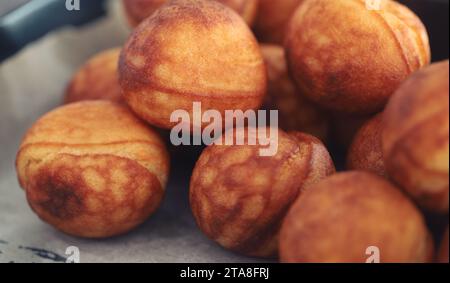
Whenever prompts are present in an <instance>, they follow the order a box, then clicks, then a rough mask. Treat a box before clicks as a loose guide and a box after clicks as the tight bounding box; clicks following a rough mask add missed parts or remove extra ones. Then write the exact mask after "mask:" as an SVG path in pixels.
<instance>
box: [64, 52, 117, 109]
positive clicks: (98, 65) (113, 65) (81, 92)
mask: <svg viewBox="0 0 450 283" xmlns="http://www.w3.org/2000/svg"><path fill="white" fill-rule="evenodd" d="M119 55H120V48H115V49H110V50H106V51H103V52H101V53H99V54H97V55H95V56H94V57H93V58H91V59H90V60H88V62H87V63H86V64H84V65H83V66H82V67H81V68H80V69H79V70H78V71H77V72H76V73H75V75H74V76H73V78H72V80H71V81H70V83H69V85H68V87H67V89H66V94H65V98H64V103H72V102H78V101H83V100H110V101H114V102H124V100H123V99H122V95H121V90H120V85H119V78H118V73H117V65H118V64H119Z"/></svg>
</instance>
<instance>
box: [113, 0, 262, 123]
mask: <svg viewBox="0 0 450 283" xmlns="http://www.w3.org/2000/svg"><path fill="white" fill-rule="evenodd" d="M119 74H120V84H121V86H122V90H123V93H124V97H125V99H126V101H127V102H128V104H129V105H130V106H131V108H132V109H133V110H134V112H136V113H137V114H138V115H139V116H140V117H141V118H143V119H144V120H146V121H148V122H150V123H151V124H153V125H155V126H159V127H162V128H172V127H173V126H174V125H176V124H177V123H176V122H170V116H171V114H172V113H173V111H175V110H186V111H188V112H189V113H190V114H191V117H193V116H192V112H193V111H192V108H193V102H201V103H202V110H203V111H206V110H210V109H215V110H217V111H219V112H220V113H221V114H224V112H225V110H243V111H246V110H249V109H256V108H258V107H259V106H260V105H261V103H262V100H263V99H264V95H265V93H266V84H267V77H266V72H265V65H264V60H263V57H262V55H261V52H260V50H259V46H258V43H257V41H256V39H255V38H254V36H253V35H252V33H251V31H250V29H249V28H248V27H247V25H246V24H245V23H244V21H243V20H242V19H241V18H240V17H239V16H238V15H237V14H236V13H234V12H233V11H232V10H231V9H229V8H227V7H225V6H223V5H221V4H219V3H217V2H215V1H205V0H201V1H200V0H196V1H189V0H174V1H171V2H170V4H168V5H164V6H163V7H162V8H161V9H159V10H158V11H157V12H156V13H155V14H153V16H152V17H150V18H148V19H147V20H145V21H144V22H143V23H142V24H141V25H139V27H138V28H137V29H136V30H135V31H134V33H133V34H132V35H131V37H130V38H129V40H128V42H127V44H126V45H125V47H124V49H123V51H122V54H121V58H120V65H119Z"/></svg>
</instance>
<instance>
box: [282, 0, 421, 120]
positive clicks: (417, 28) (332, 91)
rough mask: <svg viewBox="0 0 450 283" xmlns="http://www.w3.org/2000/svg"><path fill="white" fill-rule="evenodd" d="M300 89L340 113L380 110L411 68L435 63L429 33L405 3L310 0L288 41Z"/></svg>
mask: <svg viewBox="0 0 450 283" xmlns="http://www.w3.org/2000/svg"><path fill="white" fill-rule="evenodd" d="M285 47H286V53H287V58H288V62H289V69H290V72H291V74H292V76H293V78H294V81H295V83H296V84H297V86H298V87H299V89H300V90H301V91H302V92H303V93H305V95H307V96H308V97H309V98H310V99H311V100H313V101H315V102H317V103H318V104H319V105H321V106H323V107H325V108H327V109H330V110H335V111H339V112H344V113H352V114H355V113H356V114H375V113H376V112H379V111H381V110H382V109H383V107H384V106H385V104H386V103H387V101H388V99H389V97H390V96H391V95H392V93H393V92H394V91H395V90H396V89H397V88H398V86H399V85H400V84H401V83H402V81H403V80H404V79H406V78H407V77H408V76H409V75H410V74H411V73H413V72H414V71H416V70H418V69H420V68H421V67H423V66H425V65H427V64H428V63H429V62H430V48H429V42H428V36H427V32H426V30H425V27H424V26H423V24H422V22H421V21H420V19H419V18H418V17H417V16H416V15H415V14H414V13H413V12H412V11H410V10H409V9H408V8H406V7H405V6H402V5H401V4H399V3H397V2H395V1H391V0H382V1H381V10H379V11H374V10H369V9H367V8H366V5H365V0H342V1H329V0H305V1H304V2H303V3H302V4H301V5H300V6H299V7H298V8H297V10H296V12H295V14H294V16H293V17H292V20H291V21H290V24H289V27H288V32H287V35H286V41H285Z"/></svg>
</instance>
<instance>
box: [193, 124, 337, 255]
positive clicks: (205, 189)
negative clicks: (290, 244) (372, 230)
mask: <svg viewBox="0 0 450 283" xmlns="http://www.w3.org/2000/svg"><path fill="white" fill-rule="evenodd" d="M245 131H249V134H248V136H247V137H246V139H245V143H244V145H211V146H209V147H208V148H206V149H205V150H204V152H203V153H202V155H201V156H200V159H199V160H198V162H197V164H196V166H195V169H194V172H193V175H192V178H191V185H190V203H191V208H192V212H193V214H194V216H195V219H196V221H197V224H198V226H199V227H200V229H201V230H202V231H203V232H204V233H205V234H206V235H207V236H208V237H209V238H210V239H212V240H214V241H215V242H217V243H218V244H220V245H221V246H223V247H225V248H227V249H229V250H232V251H235V252H238V253H242V254H246V255H249V256H258V257H273V256H275V255H276V253H277V246H278V244H277V243H278V231H279V227H280V224H281V221H282V219H283V217H284V215H285V213H286V211H287V209H288V208H289V206H290V205H291V203H292V202H293V201H294V200H295V199H297V197H298V196H299V195H300V193H301V192H302V191H304V190H305V189H307V188H308V187H309V186H310V185H311V184H314V183H315V182H317V181H319V180H321V179H322V178H324V177H325V176H327V175H329V174H332V173H334V165H333V162H332V160H331V158H330V156H329V154H328V152H327V150H326V149H325V148H324V146H323V145H322V144H321V143H320V141H319V140H317V139H316V138H313V137H311V136H309V135H305V134H299V133H298V134H295V135H294V136H289V135H287V134H286V133H284V132H282V131H281V130H275V129H274V131H277V132H278V151H277V153H276V154H275V155H274V156H261V154H260V149H261V148H264V147H263V146H259V145H258V146H252V145H249V144H250V143H249V142H248V141H249V139H248V137H249V136H250V137H255V136H256V135H257V130H256V129H254V128H238V129H237V130H236V131H235V133H236V135H243V134H244V133H245ZM230 132H232V131H227V133H226V134H225V135H226V136H227V135H229V134H230Z"/></svg>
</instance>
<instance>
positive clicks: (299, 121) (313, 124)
mask: <svg viewBox="0 0 450 283" xmlns="http://www.w3.org/2000/svg"><path fill="white" fill-rule="evenodd" d="M261 52H262V54H263V56H264V59H265V61H266V68H267V73H268V95H267V97H266V107H267V108H269V109H277V110H278V111H279V112H278V115H279V117H278V119H279V125H280V127H281V128H282V129H283V130H285V131H302V132H305V133H308V134H311V135H313V136H315V137H318V138H320V139H321V140H322V141H324V142H325V141H326V140H327V136H328V117H327V115H326V114H325V113H324V111H322V109H320V108H318V107H317V106H316V105H315V104H313V103H311V102H310V101H308V100H307V99H306V98H305V97H304V95H303V94H301V93H300V92H299V91H298V90H297V89H296V87H295V85H294V83H293V82H292V80H291V78H290V77H289V74H288V71H287V66H286V59H285V57H284V55H285V54H284V50H283V48H282V47H281V46H278V45H268V44H262V45H261Z"/></svg>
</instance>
